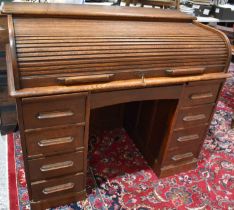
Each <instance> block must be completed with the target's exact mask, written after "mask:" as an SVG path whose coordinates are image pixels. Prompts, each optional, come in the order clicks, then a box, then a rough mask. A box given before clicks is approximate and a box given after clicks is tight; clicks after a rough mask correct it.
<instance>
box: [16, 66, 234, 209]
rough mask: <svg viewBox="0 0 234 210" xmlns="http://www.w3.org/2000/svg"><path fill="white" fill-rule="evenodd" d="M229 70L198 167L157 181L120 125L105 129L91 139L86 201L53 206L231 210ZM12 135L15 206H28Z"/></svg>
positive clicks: (233, 167) (233, 141)
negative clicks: (17, 196) (15, 183)
mask: <svg viewBox="0 0 234 210" xmlns="http://www.w3.org/2000/svg"><path fill="white" fill-rule="evenodd" d="M230 71H231V72H232V73H233V77H232V78H231V79H229V80H228V81H227V82H226V84H225V87H224V89H223V91H222V95H221V98H220V101H219V103H218V106H217V108H216V113H215V115H214V118H213V120H212V124H211V126H210V129H209V132H208V135H207V138H206V140H205V143H204V145H203V149H202V152H201V154H200V156H199V162H198V167H197V169H195V170H191V171H188V172H187V173H180V174H178V175H175V176H171V177H168V178H164V179H158V178H157V176H156V175H155V174H154V173H153V171H152V170H151V169H150V167H148V165H147V163H146V162H145V161H144V159H143V157H142V155H141V154H140V153H139V151H138V150H137V148H136V147H135V146H134V144H133V142H132V140H131V139H130V138H129V137H128V135H127V133H126V132H125V131H124V130H123V129H116V130H113V131H108V132H104V133H103V135H102V136H98V137H92V138H91V139H90V153H89V158H90V163H89V166H90V167H89V173H88V177H89V178H88V181H87V196H88V197H87V199H86V200H85V201H82V202H78V203H73V204H70V205H67V206H63V207H58V208H55V209H56V210H58V209H63V210H71V209H85V210H89V209H110V210H117V209H137V210H144V209H168V210H172V209H179V210H180V209H190V210H192V209H194V210H195V209H196V210H203V209H215V210H218V209H228V210H232V209H234V130H233V129H232V130H231V127H230V125H231V116H232V114H233V112H234V66H231V68H230ZM14 138H15V154H16V174H17V183H18V195H19V206H20V209H22V210H24V209H30V208H29V202H28V193H27V189H26V183H25V177H24V168H23V163H22V153H21V146H20V138H19V136H18V134H15V136H14ZM14 210H15V209H14Z"/></svg>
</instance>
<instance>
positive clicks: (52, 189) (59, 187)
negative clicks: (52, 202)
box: [42, 182, 75, 195]
mask: <svg viewBox="0 0 234 210" xmlns="http://www.w3.org/2000/svg"><path fill="white" fill-rule="evenodd" d="M74 186H75V184H74V183H72V182H69V183H67V184H61V185H57V186H54V187H47V188H45V189H43V191H42V192H43V193H44V194H45V195H48V194H51V193H56V192H61V191H64V190H70V189H72V188H74Z"/></svg>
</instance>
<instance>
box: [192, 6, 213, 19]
mask: <svg viewBox="0 0 234 210" xmlns="http://www.w3.org/2000/svg"><path fill="white" fill-rule="evenodd" d="M194 8H195V9H194V14H195V16H201V17H208V16H210V14H211V13H212V11H213V6H212V5H196V7H194Z"/></svg>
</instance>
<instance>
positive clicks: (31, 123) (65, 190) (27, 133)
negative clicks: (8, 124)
mask: <svg viewBox="0 0 234 210" xmlns="http://www.w3.org/2000/svg"><path fill="white" fill-rule="evenodd" d="M17 111H18V119H19V127H20V135H21V143H22V149H23V156H24V164H25V172H26V180H27V186H28V191H29V198H30V202H31V207H32V209H45V208H49V207H56V206H60V205H63V204H69V203H71V202H75V201H79V200H81V199H83V198H84V197H85V183H86V171H87V169H86V168H87V144H88V129H89V125H88V124H89V112H90V109H89V97H88V94H87V93H73V94H61V95H50V96H40V97H29V98H21V99H17Z"/></svg>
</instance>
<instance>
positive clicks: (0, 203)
mask: <svg viewBox="0 0 234 210" xmlns="http://www.w3.org/2000/svg"><path fill="white" fill-rule="evenodd" d="M8 209H9V195H8V165H7V138H6V136H1V135H0V210H8Z"/></svg>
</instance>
